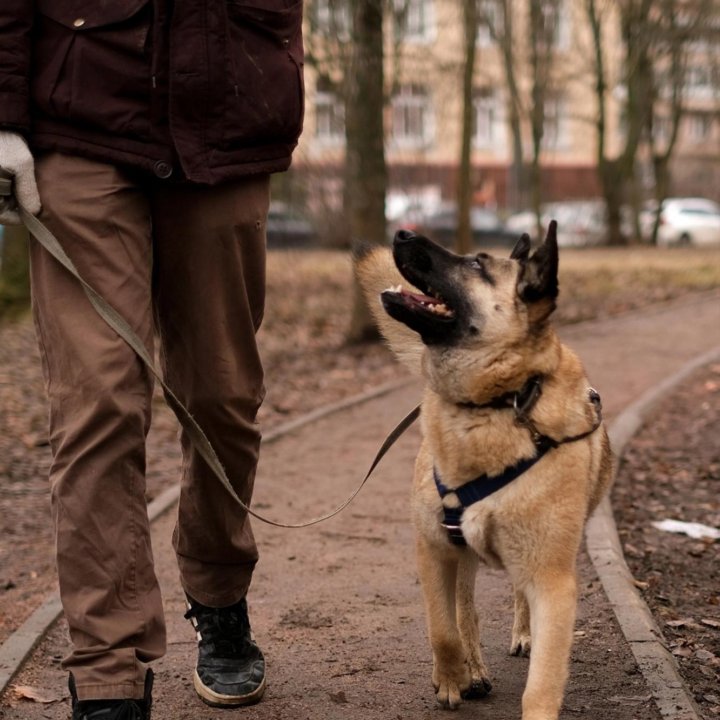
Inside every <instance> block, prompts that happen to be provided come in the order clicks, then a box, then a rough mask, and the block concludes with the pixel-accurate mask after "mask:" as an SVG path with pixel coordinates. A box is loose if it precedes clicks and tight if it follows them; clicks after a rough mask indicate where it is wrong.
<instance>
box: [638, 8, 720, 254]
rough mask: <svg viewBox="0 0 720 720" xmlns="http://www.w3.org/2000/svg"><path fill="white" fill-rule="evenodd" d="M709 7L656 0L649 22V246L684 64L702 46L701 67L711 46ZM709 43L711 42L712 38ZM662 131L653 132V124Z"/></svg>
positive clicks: (681, 111)
mask: <svg viewBox="0 0 720 720" xmlns="http://www.w3.org/2000/svg"><path fill="white" fill-rule="evenodd" d="M713 12H714V8H713V3H712V2H711V0H698V1H697V2H695V3H687V2H683V1H682V0H658V7H657V8H656V12H655V13H654V14H653V20H654V32H653V38H654V53H653V61H654V62H653V71H654V89H655V92H654V95H653V111H652V113H650V114H649V116H648V118H647V120H648V128H647V141H648V145H649V153H650V157H651V162H652V171H653V196H654V200H655V207H656V212H655V219H654V222H653V226H652V230H651V234H650V242H651V243H653V244H655V243H656V242H657V233H658V228H659V225H660V213H661V210H662V203H663V201H664V200H665V198H666V197H667V196H668V194H669V191H670V163H671V161H672V159H673V157H674V154H675V148H676V145H677V140H678V136H679V131H680V125H681V122H682V120H683V118H684V117H685V115H686V111H687V102H686V98H685V95H686V86H687V79H688V62H689V57H690V55H691V53H692V52H693V48H695V47H697V46H698V44H699V43H706V50H705V51H704V52H700V53H699V54H700V56H701V58H702V60H703V62H710V63H711V62H712V57H711V54H710V53H709V49H710V48H711V47H712V41H713V31H714V28H713V24H712V22H711V20H712V16H713ZM714 39H715V40H716V39H717V38H714ZM658 124H659V125H660V127H661V128H662V131H661V132H658V128H657V125H658Z"/></svg>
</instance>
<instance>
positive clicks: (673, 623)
mask: <svg viewBox="0 0 720 720" xmlns="http://www.w3.org/2000/svg"><path fill="white" fill-rule="evenodd" d="M693 622H694V621H693V619H692V618H683V619H682V620H668V621H667V622H666V623H665V624H666V625H667V626H668V627H672V628H680V627H685V625H692V624H693Z"/></svg>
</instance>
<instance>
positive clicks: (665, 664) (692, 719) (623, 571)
mask: <svg viewBox="0 0 720 720" xmlns="http://www.w3.org/2000/svg"><path fill="white" fill-rule="evenodd" d="M716 360H720V347H716V348H715V349H713V350H711V351H709V352H707V353H704V354H703V355H701V356H699V357H697V358H695V359H694V360H692V361H690V362H689V363H687V364H686V365H685V366H684V367H682V368H681V369H680V370H678V371H677V372H675V373H673V374H672V375H670V376H669V377H667V378H665V380H663V381H662V382H660V383H658V384H657V385H656V386H655V387H653V388H651V389H650V390H649V391H647V392H646V393H645V394H644V395H642V396H641V397H640V398H639V399H638V400H636V401H635V402H634V403H632V405H629V406H628V407H627V408H625V410H623V411H622V412H621V413H620V414H619V415H618V416H617V418H615V420H614V421H613V422H612V424H611V425H610V428H609V431H608V434H609V435H610V443H611V445H612V448H613V451H614V453H615V462H616V466H615V472H617V466H618V464H619V461H620V458H621V457H622V455H623V452H624V451H625V448H626V447H627V444H628V443H629V441H630V440H631V438H632V437H633V436H634V435H635V434H636V433H637V432H638V431H639V430H640V428H641V427H642V426H643V424H644V423H645V421H646V419H647V417H648V415H649V414H650V412H651V411H652V409H653V408H654V407H655V406H656V405H657V403H658V402H659V401H660V400H661V399H662V398H663V397H665V396H666V395H668V394H669V393H670V392H671V391H672V390H673V389H674V388H675V387H677V386H678V385H679V384H680V383H681V382H683V381H684V380H685V379H686V378H688V377H689V376H690V375H691V374H692V373H694V372H695V371H696V370H698V369H700V368H701V367H703V366H704V365H707V364H709V363H711V362H714V361H716ZM585 539H586V544H587V550H588V554H589V555H590V559H591V560H592V563H593V565H594V566H595V571H596V572H597V574H598V577H599V578H600V581H601V583H602V586H603V589H604V590H605V594H606V595H607V598H608V600H609V601H610V605H611V606H612V609H613V612H614V613H615V617H616V618H617V620H618V623H619V625H620V629H621V631H622V633H623V636H624V637H625V639H626V640H627V642H628V644H629V645H630V649H631V650H632V653H633V655H634V657H635V660H636V661H637V664H638V667H639V668H640V672H642V674H643V677H644V678H645V682H646V683H647V685H648V688H649V689H650V691H651V693H652V696H653V700H654V701H655V704H656V705H657V708H658V710H659V711H660V714H661V715H662V716H663V718H672V720H701V716H700V712H699V710H698V708H697V706H696V704H695V701H694V700H693V698H692V696H691V695H690V692H689V691H688V689H687V688H686V686H685V683H684V682H683V680H682V678H681V677H680V673H679V671H678V666H677V663H676V661H675V659H674V658H673V656H672V654H671V653H670V652H669V651H668V649H667V647H666V646H665V644H664V642H663V640H662V633H661V632H660V630H659V628H658V626H657V624H656V623H655V619H654V618H653V616H652V613H651V612H650V608H649V607H648V606H647V604H646V603H645V601H644V600H643V599H642V596H641V595H640V593H639V592H638V589H637V587H636V586H635V581H634V578H633V576H632V574H631V573H630V569H629V568H628V566H627V563H626V562H625V556H624V554H623V551H622V545H621V543H620V537H619V535H618V531H617V526H616V524H615V517H614V515H613V511H612V506H611V504H610V499H609V497H607V496H606V497H605V499H604V500H603V501H602V503H601V504H600V505H599V506H598V508H597V509H596V511H595V512H594V513H593V515H592V516H591V517H590V519H589V520H588V524H587V527H586V529H585Z"/></svg>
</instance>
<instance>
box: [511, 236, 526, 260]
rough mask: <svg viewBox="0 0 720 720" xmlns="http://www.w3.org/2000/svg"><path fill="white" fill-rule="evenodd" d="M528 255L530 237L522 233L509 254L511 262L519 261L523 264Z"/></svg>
mask: <svg viewBox="0 0 720 720" xmlns="http://www.w3.org/2000/svg"><path fill="white" fill-rule="evenodd" d="M529 255H530V236H529V235H528V234H527V233H523V234H522V235H521V236H520V239H519V240H518V241H517V242H516V243H515V247H514V248H513V250H512V252H511V253H510V259H511V260H519V261H520V262H525V261H526V260H527V259H528V256H529Z"/></svg>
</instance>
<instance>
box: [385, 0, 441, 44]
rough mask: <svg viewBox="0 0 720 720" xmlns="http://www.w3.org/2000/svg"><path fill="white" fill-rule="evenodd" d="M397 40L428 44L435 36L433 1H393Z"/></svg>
mask: <svg viewBox="0 0 720 720" xmlns="http://www.w3.org/2000/svg"><path fill="white" fill-rule="evenodd" d="M394 7H395V23H396V25H395V28H396V34H397V38H398V40H405V41H411V42H428V41H430V40H432V39H433V38H434V36H435V18H434V12H433V0H394Z"/></svg>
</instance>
